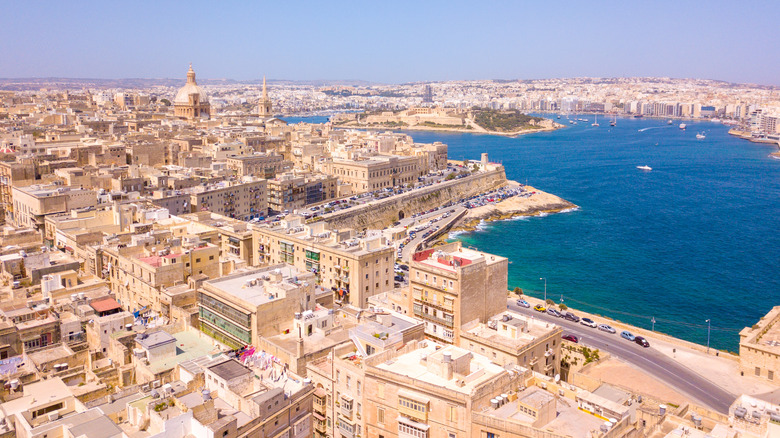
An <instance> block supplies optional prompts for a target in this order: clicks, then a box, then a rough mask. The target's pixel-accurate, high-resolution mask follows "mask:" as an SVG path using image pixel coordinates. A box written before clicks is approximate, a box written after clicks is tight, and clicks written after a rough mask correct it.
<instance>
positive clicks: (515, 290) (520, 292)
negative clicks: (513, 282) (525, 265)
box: [512, 287, 523, 297]
mask: <svg viewBox="0 0 780 438" xmlns="http://www.w3.org/2000/svg"><path fill="white" fill-rule="evenodd" d="M512 292H514V293H515V294H517V296H518V297H521V296H523V290H522V289H520V288H519V287H515V288H514V290H512Z"/></svg>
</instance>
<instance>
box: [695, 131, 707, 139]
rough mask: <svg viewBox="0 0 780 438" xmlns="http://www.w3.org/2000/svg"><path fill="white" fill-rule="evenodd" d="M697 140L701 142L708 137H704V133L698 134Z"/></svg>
mask: <svg viewBox="0 0 780 438" xmlns="http://www.w3.org/2000/svg"><path fill="white" fill-rule="evenodd" d="M696 138H697V139H699V140H704V139H705V138H707V136H706V135H704V133H703V132H699V133H698V134H696Z"/></svg>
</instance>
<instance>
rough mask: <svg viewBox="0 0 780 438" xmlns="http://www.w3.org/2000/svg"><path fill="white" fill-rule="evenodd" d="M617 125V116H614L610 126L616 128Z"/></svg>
mask: <svg viewBox="0 0 780 438" xmlns="http://www.w3.org/2000/svg"><path fill="white" fill-rule="evenodd" d="M615 125H617V114H614V115H613V118H612V121H611V122H609V126H615Z"/></svg>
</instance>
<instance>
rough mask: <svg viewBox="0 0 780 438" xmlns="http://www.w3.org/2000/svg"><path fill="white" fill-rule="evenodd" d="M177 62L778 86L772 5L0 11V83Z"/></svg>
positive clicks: (166, 70) (167, 72)
mask: <svg viewBox="0 0 780 438" xmlns="http://www.w3.org/2000/svg"><path fill="white" fill-rule="evenodd" d="M245 3H246V4H245ZM249 3H251V5H247V4H249ZM570 3H572V4H570ZM190 62H192V63H193V66H194V68H195V70H196V72H197V73H198V77H199V78H231V79H257V78H260V77H262V76H263V75H264V74H265V75H266V76H268V77H269V78H274V79H295V80H297V79H363V80H368V81H375V82H386V83H397V82H407V81H434V80H451V79H499V78H500V79H515V78H521V79H535V78H549V77H579V76H602V77H612V76H670V77H696V78H708V79H722V80H727V81H734V82H755V83H761V84H774V85H780V2H776V1H761V2H758V1H747V0H746V1H737V0H731V1H701V2H693V1H679V0H677V1H669V2H666V1H635V0H621V1H614V2H604V1H588V2H576V3H575V2H567V1H557V2H548V1H539V0H536V1H507V2H499V1H495V2H491V1H480V2H476V1H475V2H458V1H445V2H434V1H426V0H417V1H414V2H401V1H374V0H366V1H361V2H337V1H311V2H306V1H284V0H282V1H274V2H264V3H260V2H249V1H247V2H227V1H224V2H223V1H210V2H206V1H203V2H201V1H194V0H193V1H187V2H175V3H174V2H168V1H153V2H142V1H123V2H114V1H94V2H80V1H62V0H60V1H57V2H38V1H17V0H0V77H4V78H13V77H47V76H59V77H80V78H137V77H141V78H161V77H167V78H177V77H182V78H183V77H184V76H185V73H186V71H187V65H188V63H190Z"/></svg>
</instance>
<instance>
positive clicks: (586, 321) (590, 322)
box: [580, 318, 598, 328]
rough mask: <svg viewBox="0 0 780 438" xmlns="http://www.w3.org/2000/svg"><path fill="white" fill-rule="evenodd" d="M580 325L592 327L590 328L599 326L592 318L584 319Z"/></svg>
mask: <svg viewBox="0 0 780 438" xmlns="http://www.w3.org/2000/svg"><path fill="white" fill-rule="evenodd" d="M580 324H582V325H584V326H586V327H590V328H596V327H598V324H596V321H594V320H592V319H590V318H582V319H581V320H580Z"/></svg>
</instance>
